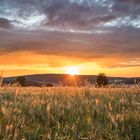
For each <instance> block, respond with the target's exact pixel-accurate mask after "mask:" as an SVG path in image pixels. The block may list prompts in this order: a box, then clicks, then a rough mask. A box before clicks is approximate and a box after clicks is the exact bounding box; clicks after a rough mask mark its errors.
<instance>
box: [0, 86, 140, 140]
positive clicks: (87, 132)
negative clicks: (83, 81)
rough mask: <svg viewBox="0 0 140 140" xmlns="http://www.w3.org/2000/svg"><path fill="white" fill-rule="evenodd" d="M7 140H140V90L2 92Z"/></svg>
mask: <svg viewBox="0 0 140 140" xmlns="http://www.w3.org/2000/svg"><path fill="white" fill-rule="evenodd" d="M0 139H2V140H17V139H18V140H140V88H139V87H138V86H131V87H122V88H99V89H98V88H95V87H92V86H86V87H63V86H59V87H52V88H49V87H42V88H38V87H1V88H0Z"/></svg>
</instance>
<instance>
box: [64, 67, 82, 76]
mask: <svg viewBox="0 0 140 140" xmlns="http://www.w3.org/2000/svg"><path fill="white" fill-rule="evenodd" d="M66 73H67V74H69V75H71V76H74V75H78V74H79V73H80V72H79V68H78V67H67V68H66Z"/></svg>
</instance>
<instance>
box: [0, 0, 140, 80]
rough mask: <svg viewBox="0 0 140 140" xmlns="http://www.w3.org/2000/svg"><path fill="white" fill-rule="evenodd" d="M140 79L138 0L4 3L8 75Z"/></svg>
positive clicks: (0, 4) (0, 65)
mask: <svg viewBox="0 0 140 140" xmlns="http://www.w3.org/2000/svg"><path fill="white" fill-rule="evenodd" d="M69 67H75V68H76V69H78V70H79V74H85V75H89V74H93V75H96V74H98V73H100V72H104V73H106V74H107V75H109V76H125V77H133V76H140V1H139V0H0V71H3V72H4V76H15V75H26V74H41V73H66V72H67V71H68V69H69Z"/></svg>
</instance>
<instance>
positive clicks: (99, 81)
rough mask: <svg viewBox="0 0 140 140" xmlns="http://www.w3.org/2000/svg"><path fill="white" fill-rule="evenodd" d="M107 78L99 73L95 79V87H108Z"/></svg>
mask: <svg viewBox="0 0 140 140" xmlns="http://www.w3.org/2000/svg"><path fill="white" fill-rule="evenodd" d="M108 83H109V82H108V79H107V76H106V75H105V74H104V73H99V74H98V76H97V78H96V86H97V87H105V86H107V85H108Z"/></svg>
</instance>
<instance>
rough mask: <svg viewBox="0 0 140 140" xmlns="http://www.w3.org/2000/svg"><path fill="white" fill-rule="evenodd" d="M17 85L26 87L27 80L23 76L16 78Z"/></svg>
mask: <svg viewBox="0 0 140 140" xmlns="http://www.w3.org/2000/svg"><path fill="white" fill-rule="evenodd" d="M15 82H16V83H17V84H19V85H20V86H25V84H26V78H25V77H23V76H19V77H17V78H16V81H15Z"/></svg>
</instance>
